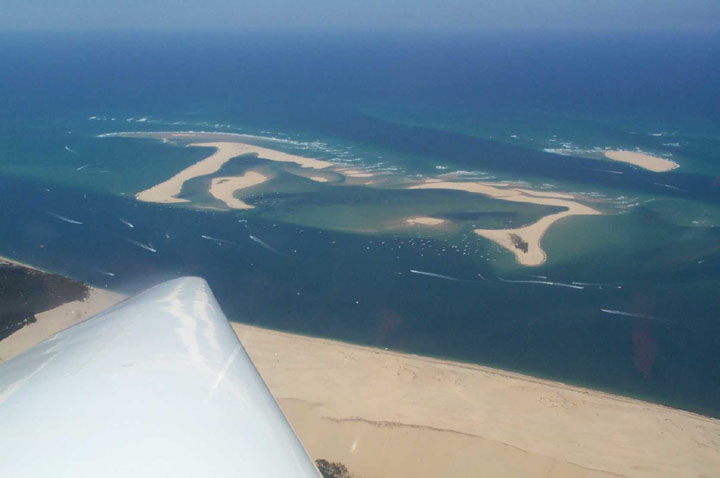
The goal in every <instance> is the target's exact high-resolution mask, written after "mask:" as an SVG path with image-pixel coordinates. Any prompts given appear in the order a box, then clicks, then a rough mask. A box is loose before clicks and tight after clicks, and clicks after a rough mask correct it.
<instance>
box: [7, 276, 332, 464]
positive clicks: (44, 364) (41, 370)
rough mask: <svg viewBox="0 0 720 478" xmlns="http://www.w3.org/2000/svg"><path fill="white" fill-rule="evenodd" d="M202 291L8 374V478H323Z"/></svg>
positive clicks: (163, 290) (166, 300) (198, 285)
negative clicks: (320, 477)
mask: <svg viewBox="0 0 720 478" xmlns="http://www.w3.org/2000/svg"><path fill="white" fill-rule="evenodd" d="M319 476H320V475H319V473H318V471H317V470H316V468H315V466H314V465H313V463H312V461H311V460H310V458H309V457H308V455H307V453H306V452H305V450H304V449H303V446H302V444H301V443H300V441H299V440H298V438H297V437H296V436H295V433H294V432H293V430H292V428H291V427H290V425H289V424H288V423H287V421H286V420H285V417H284V415H283V414H282V412H281V411H280V408H279V407H278V405H277V403H276V402H275V400H274V399H273V397H272V395H271V394H270V392H269V391H268V389H267V387H266V386H265V383H264V382H263V380H262V378H260V375H259V374H258V372H257V370H255V367H254V366H253V364H252V362H251V361H250V358H249V357H248V355H247V354H246V352H245V349H244V348H243V346H242V345H241V344H240V341H239V340H238V339H237V337H236V335H235V333H234V332H233V330H232V328H231V327H230V324H229V323H228V321H227V319H226V318H225V315H224V314H223V313H222V311H221V310H220V307H219V306H218V304H217V302H216V301H215V298H214V297H213V295H212V292H211V291H210V289H209V287H208V285H207V283H206V282H205V281H204V280H203V279H199V278H194V277H187V278H182V279H176V280H173V281H170V282H165V283H163V284H160V285H158V286H156V287H153V288H152V289H149V290H147V291H145V292H143V293H142V294H140V295H138V296H136V297H134V298H132V299H129V300H127V301H125V302H123V303H121V304H118V305H117V306H115V307H113V308H111V309H109V310H107V311H105V312H103V313H101V314H99V315H96V316H94V317H92V318H90V319H88V320H86V321H84V322H81V323H79V324H77V325H75V326H73V327H70V328H69V329H66V330H64V331H62V332H60V333H58V334H56V335H54V336H53V337H51V338H49V339H48V340H46V341H44V342H42V343H40V344H38V345H37V346H35V347H33V348H32V349H30V350H28V351H26V352H24V353H23V354H21V355H18V356H17V357H15V358H14V359H12V360H9V361H8V362H6V363H4V364H2V365H0V477H8V478H10V477H13V478H18V477H23V478H26V477H27V478H32V477H44V478H50V477H52V478H58V477H71V478H86V477H87V478H89V477H93V478H96V477H103V478H107V477H128V478H129V477H132V478H144V477H148V478H149V477H152V478H158V477H173V478H177V477H194V478H197V477H210V478H225V477H228V478H230V477H232V478H245V477H247V478H250V477H253V478H266V477H277V478H291V477H301V478H302V477H313V478H317V477H319Z"/></svg>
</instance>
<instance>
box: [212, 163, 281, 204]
mask: <svg viewBox="0 0 720 478" xmlns="http://www.w3.org/2000/svg"><path fill="white" fill-rule="evenodd" d="M267 179H268V178H267V176H265V175H263V174H260V173H258V172H257V171H248V172H247V173H245V174H243V175H242V176H227V177H221V178H213V179H212V181H211V182H210V194H211V195H212V196H213V197H214V198H216V199H219V200H220V201H222V202H224V203H225V204H226V205H227V206H228V207H229V208H232V209H253V208H254V207H255V206H253V205H251V204H248V203H246V202H245V201H243V200H241V199H238V198H236V197H235V195H234V193H235V191H238V190H240V189H245V188H249V187H251V186H255V185H257V184H262V183H264V182H265V181H267Z"/></svg>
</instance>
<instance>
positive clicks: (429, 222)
mask: <svg viewBox="0 0 720 478" xmlns="http://www.w3.org/2000/svg"><path fill="white" fill-rule="evenodd" d="M406 222H407V223H408V224H413V225H422V226H439V225H440V224H442V223H444V222H445V220H444V219H439V218H436V217H427V216H418V217H411V218H408V219H406Z"/></svg>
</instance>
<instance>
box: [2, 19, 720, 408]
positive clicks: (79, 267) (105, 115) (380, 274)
mask: <svg viewBox="0 0 720 478" xmlns="http://www.w3.org/2000/svg"><path fill="white" fill-rule="evenodd" d="M719 59H720V38H718V37H711V36H700V35H697V36H690V35H679V34H677V35H671V34H668V35H664V36H660V35H654V36H653V35H651V36H640V35H625V36H620V37H619V36H602V35H572V34H562V35H561V34H545V35H538V34H535V35H530V34H518V33H514V34H509V33H508V34H493V35H490V34H463V35H460V34H457V35H449V34H448V35H438V34H436V35H432V36H430V35H421V34H418V33H413V34H409V33H402V34H391V33H374V34H367V33H360V32H351V33H340V32H267V31H251V32H241V33H237V32H235V33H222V32H220V33H217V32H216V33H210V32H188V33H184V34H180V33H173V34H167V33H147V32H146V33H130V32H126V33H107V34H105V33H98V32H95V33H86V34H79V33H78V34H72V35H60V34H50V33H42V34H41V33H32V34H31V33H22V34H21V33H15V34H11V33H2V34H0V65H2V68H1V69H0V255H5V256H9V257H14V258H17V259H21V260H26V261H28V262H30V263H32V264H35V265H38V266H41V267H46V268H48V269H51V270H55V271H58V272H62V273H66V274H69V275H71V276H73V277H76V278H79V279H83V280H86V281H88V282H90V283H93V284H97V285H107V286H109V287H111V288H115V289H118V290H122V291H125V292H136V291H138V290H140V289H142V288H143V287H146V286H148V285H150V284H151V283H153V282H155V281H159V280H161V279H165V278H170V277H176V276H178V275H185V274H197V275H202V276H204V277H206V278H207V279H208V280H209V282H210V284H211V286H212V287H213V289H214V291H215V292H216V294H217V295H218V298H219V300H220V303H221V304H222V306H223V308H224V309H225V310H226V312H227V314H228V316H229V317H231V318H232V319H236V320H242V321H246V322H251V323H256V324H260V325H263V326H267V327H273V328H278V329H283V330H290V331H296V332H301V333H307V334H313V335H320V336H326V337H331V338H338V339H343V340H349V341H354V342H359V343H364V344H369V345H373V346H382V347H390V348H394V349H398V350H404V351H410V352H413V353H419V354H429V355H435V356H442V357H450V358H454V359H458V360H465V361H472V362H479V363H483V364H488V365H493V366H498V367H503V368H507V369H512V370H518V371H522V372H527V373H532V374H536V375H540V376H546V377H551V378H555V379H560V380H565V381H569V382H573V383H578V384H583V385H587V386H591V387H595V388H599V389H604V390H609V391H613V392H617V393H622V394H628V395H633V396H638V397H642V398H646V399H650V400H655V401H659V402H662V403H668V404H671V405H674V406H679V407H683V408H687V409H691V410H697V411H701V412H704V413H709V414H713V415H720V407H719V406H718V404H720V358H719V357H720V354H719V352H720V229H719V228H718V222H719V221H720V204H718V203H719V202H720V180H719V179H718V174H719V172H720V153H719V151H720V90H719V89H718V88H717V85H718V84H720V61H718V60H719ZM90 118H93V119H90ZM124 130H132V131H141V130H148V131H157V130H207V131H228V132H242V133H252V134H261V135H265V136H274V137H282V138H287V139H292V140H295V141H300V142H313V141H317V142H321V143H322V144H323V145H330V146H332V148H326V149H325V150H323V149H322V148H321V149H320V150H318V151H317V153H318V154H320V155H325V156H324V157H326V158H328V159H332V154H334V153H332V152H330V151H331V150H332V151H336V150H343V151H347V152H351V153H352V155H353V157H355V158H358V160H359V161H361V162H362V161H368V162H378V161H383V162H386V163H387V164H388V165H393V166H396V167H398V168H400V169H401V170H403V171H405V172H407V174H425V175H428V174H432V173H434V172H437V170H436V169H435V166H437V165H444V166H445V167H448V168H450V169H449V170H451V171H452V170H471V171H475V170H482V171H484V172H487V173H489V174H493V175H497V176H498V177H501V178H506V179H515V180H520V179H528V180H531V182H533V183H534V184H539V183H552V184H558V185H561V186H566V187H568V188H571V190H573V191H584V192H593V191H594V192H599V193H601V194H604V195H605V196H606V197H616V196H621V195H622V196H628V197H640V198H642V199H643V200H648V201H649V200H652V201H651V202H646V203H643V205H642V206H639V207H636V208H634V209H632V210H628V212H626V213H624V214H610V215H607V216H602V217H593V218H573V219H571V220H568V221H566V222H563V223H561V224H558V225H557V226H555V227H554V228H553V229H551V231H550V232H549V233H548V235H547V236H546V239H545V240H544V242H543V244H544V246H545V249H546V250H547V252H548V255H549V257H550V258H551V260H550V261H549V262H548V263H547V264H546V265H545V266H543V267H540V268H536V269H527V268H522V267H519V266H516V265H514V264H513V263H512V260H508V258H507V257H505V256H503V253H502V252H499V251H498V250H497V248H495V246H493V245H492V244H490V243H487V242H484V241H482V240H479V239H477V238H475V239H473V238H469V237H467V235H466V236H461V235H458V237H450V236H448V237H443V236H437V235H435V236H432V237H423V236H422V235H420V236H418V237H415V238H413V237H408V235H407V234H403V235H401V234H394V233H364V234H358V233H352V232H348V231H345V232H343V231H339V230H337V229H332V228H323V227H313V226H311V225H308V224H305V223H303V224H300V223H301V222H302V221H301V220H300V219H298V218H301V217H302V218H303V221H304V220H305V216H303V215H302V214H303V211H308V212H306V213H305V214H306V216H308V217H309V219H308V223H311V224H320V223H321V222H322V221H319V220H317V218H312V217H310V216H312V214H313V213H314V212H313V211H316V210H319V208H322V207H325V206H327V207H330V206H333V205H337V204H338V203H340V202H342V203H343V204H342V205H343V207H344V208H345V209H339V211H340V212H333V214H337V215H341V214H343V213H344V212H343V211H349V210H352V211H355V212H353V213H352V214H357V215H358V216H362V215H363V214H372V211H378V210H382V209H387V210H392V209H393V208H400V207H403V208H405V207H408V208H409V207H411V205H412V204H418V205H422V204H429V203H431V202H440V203H442V204H445V205H446V209H447V210H446V211H445V214H446V217H447V218H454V219H460V218H465V219H468V220H474V221H475V220H476V221H496V222H499V223H502V221H512V220H516V221H520V222H523V221H527V220H528V218H531V217H534V216H533V215H534V214H540V213H541V212H542V211H541V210H540V209H536V210H532V209H529V210H527V211H519V210H513V209H511V208H510V209H508V206H507V203H506V202H505V203H502V205H499V204H497V203H498V202H493V201H490V200H481V199H475V201H476V202H477V203H473V205H472V207H471V208H470V209H469V210H462V211H461V210H458V209H457V206H456V204H457V202H458V201H459V200H460V199H461V198H459V197H458V195H457V194H454V193H452V194H451V193H449V192H441V191H436V192H433V191H416V192H407V191H404V192H395V193H393V192H392V191H391V192H383V193H368V191H367V190H366V189H362V188H346V189H343V190H342V192H339V191H338V190H332V191H331V190H325V189H322V188H320V187H319V186H318V187H314V189H305V190H302V191H296V192H294V193H292V194H290V193H287V192H278V193H276V194H275V195H270V196H267V197H262V198H257V199H256V204H258V205H259V206H260V205H265V206H267V208H268V209H272V208H276V209H278V212H277V214H275V212H273V214H269V213H268V214H265V215H264V214H263V213H262V212H259V211H253V212H250V213H241V212H213V211H198V210H192V209H187V208H177V207H168V206H158V205H151V204H144V203H139V202H137V201H135V200H134V199H133V197H132V196H133V194H134V193H136V192H137V191H139V190H142V189H144V188H147V187H149V186H151V185H153V184H155V183H157V182H159V181H162V180H164V179H165V178H167V177H168V176H169V175H170V174H172V173H173V172H175V171H177V170H179V169H181V168H184V167H186V166H187V165H190V164H192V163H194V162H196V161H197V160H199V159H200V158H202V157H203V156H204V155H205V152H204V151H199V150H197V149H196V150H192V149H179V148H173V147H172V146H169V145H163V144H160V143H153V142H150V141H142V140H129V139H118V138H114V139H98V138H96V135H98V134H101V133H108V132H114V131H124ZM513 135H514V136H517V137H518V138H513ZM554 137H557V138H560V139H561V140H562V141H566V142H572V143H573V145H575V146H577V147H579V148H591V147H594V146H601V147H605V146H607V147H617V148H620V147H624V148H634V147H637V148H641V149H643V150H646V151H650V152H653V153H656V154H672V157H673V158H674V159H676V160H677V161H678V162H680V163H681V168H680V169H679V170H677V171H674V172H672V173H667V174H663V175H662V176H661V179H660V177H659V176H657V175H656V174H654V173H649V172H646V171H642V170H638V169H636V168H632V167H630V166H626V165H620V164H612V169H613V170H615V171H619V172H622V173H623V174H607V173H605V172H602V171H598V170H602V169H607V168H608V163H607V162H606V161H601V160H599V159H591V158H578V157H567V156H560V155H557V154H550V153H547V152H543V149H545V148H548V147H551V146H552V145H553V142H552V141H551V140H553V139H554ZM303 144H305V143H303ZM676 144H677V145H679V146H677V145H676ZM66 147H67V148H69V149H70V150H71V151H68V150H67V149H66ZM86 165H87V167H85V166H86ZM78 168H84V169H81V170H78ZM191 186H192V185H191ZM198 187H199V186H198ZM191 189H192V188H191ZM338 195H342V198H340V197H339V196H338ZM483 201H484V202H483ZM278 205H279V206H278ZM350 208H354V209H350ZM611 209H612V208H611ZM613 210H614V209H613ZM323 211H327V209H323ZM332 211H337V210H336V209H333V210H331V212H332ZM614 211H615V210H614ZM48 212H53V213H56V214H60V215H62V216H65V217H68V218H71V219H73V220H76V221H78V222H82V224H81V225H78V224H70V223H67V222H63V221H61V220H58V219H57V218H56V217H54V216H52V215H50V214H48ZM616 212H617V211H616ZM345 213H346V212H345ZM323 214H325V213H323ZM270 216H272V217H270ZM119 218H122V219H125V220H127V221H130V222H131V223H133V225H134V226H135V227H134V228H132V229H130V228H128V227H127V226H126V225H125V224H124V223H123V222H122V221H121V220H120V219H119ZM283 218H293V219H292V220H290V219H287V220H284V219H283ZM239 219H240V220H247V221H248V222H247V223H245V222H238V220H239ZM693 221H696V222H693ZM492 224H495V223H492ZM493 227H495V226H493ZM201 235H206V236H211V237H216V238H221V239H223V240H227V241H229V242H228V243H218V242H214V241H211V240H207V239H203V238H202V237H201ZM250 235H253V236H254V237H257V238H260V239H261V240H262V241H264V242H265V243H267V244H268V245H270V246H271V247H272V248H273V249H275V251H276V252H273V251H271V250H269V249H267V248H263V247H262V246H261V245H259V244H258V243H257V242H255V241H253V240H251V239H250V238H249V236H250ZM131 241H135V243H133V242H131ZM469 242H472V247H473V250H474V251H476V252H475V253H476V254H477V258H473V259H468V257H466V256H464V255H462V254H459V253H457V252H456V251H455V250H454V249H453V248H452V246H453V245H459V246H460V247H465V246H467V244H468V243H469ZM137 243H141V244H144V245H148V246H151V247H152V248H154V249H156V250H157V251H158V252H157V253H152V252H150V251H148V250H146V249H142V248H141V247H138V246H137ZM421 253H422V255H421ZM480 256H482V257H483V258H484V259H482V260H481V259H480ZM488 257H499V259H497V260H495V259H493V260H492V261H488V260H485V259H487V258H488ZM411 269H412V270H422V271H430V272H434V273H439V274H443V275H446V276H451V277H454V278H459V279H463V280H465V281H466V282H460V281H450V280H442V279H437V278H432V277H429V276H422V275H418V274H412V273H409V271H410V270H411ZM103 271H104V272H110V271H111V272H112V273H113V274H115V275H114V276H109V275H107V274H104V273H103ZM478 274H481V275H482V276H483V277H485V278H488V279H490V280H488V281H482V280H481V279H479V276H478ZM530 275H543V276H547V277H549V278H551V279H552V280H557V281H559V282H564V283H570V282H572V281H577V282H587V283H596V284H608V285H607V286H604V287H594V286H593V287H587V288H586V289H583V290H577V289H568V288H562V287H546V286H542V285H532V284H511V283H503V282H501V281H500V280H498V278H504V279H508V278H509V279H512V280H527V279H529V278H530V277H529V276H530ZM618 285H620V286H622V287H621V288H618V287H617V286H618ZM601 309H606V310H624V311H630V312H633V313H636V314H640V315H642V316H643V317H646V318H641V317H628V316H618V315H612V314H607V313H603V312H601Z"/></svg>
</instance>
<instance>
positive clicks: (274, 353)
mask: <svg viewBox="0 0 720 478" xmlns="http://www.w3.org/2000/svg"><path fill="white" fill-rule="evenodd" d="M233 326H234V328H235V330H236V331H237V333H238V336H239V337H240V338H241V340H242V342H243V343H244V345H245V347H246V348H247V350H248V352H249V354H250V356H251V357H252V359H253V361H254V362H255V364H256V366H257V368H258V370H259V371H260V373H261V374H262V375H263V377H264V378H265V380H266V381H267V383H268V386H269V387H270V390H271V391H272V392H273V394H274V395H275V397H276V398H277V399H278V401H279V403H280V405H281V407H282V408H283V411H284V412H285V413H286V414H287V416H288V418H289V420H290V422H291V423H292V425H293V427H294V428H295V429H296V431H297V433H298V435H299V436H300V438H301V439H302V441H303V443H304V444H305V446H306V447H307V449H308V450H309V452H310V453H311V455H312V456H313V457H324V458H326V459H329V460H333V461H340V462H343V463H345V464H346V465H347V466H348V469H349V470H350V471H351V473H356V474H357V476H363V477H405V476H407V477H418V478H422V477H433V478H435V477H438V476H445V477H477V476H513V477H534V476H537V477H570V476H573V477H574V476H578V477H580V476H582V477H601V476H607V477H609V476H628V477H659V476H666V477H680V476H713V475H714V474H715V473H716V472H717V470H720V421H718V420H714V419H710V418H706V417H702V416H699V415H695V414H691V413H686V412H682V411H678V410H674V409H671V408H667V407H662V406H658V405H653V404H649V403H645V402H641V401H636V400H632V399H627V398H623V397H618V396H613V395H609V394H605V393H601V392H595V391H592V390H587V389H582V388H576V387H571V386H567V385H564V384H561V383H558V382H551V381H545V380H539V379H535V378H532V377H528V376H523V375H520V374H514V373H509V372H503V371H500V370H496V369H491V368H486V367H481V366H475V365H469V364H461V363H456V362H449V361H443V360H436V359H430V358H424V357H418V356H413V355H406V354H400V353H393V352H388V351H382V350H377V349H372V348H367V347H359V346H354V345H349V344H344V343H340V342H335V341H330V340H324V339H316V338H308V337H302V336H297V335H290V334H284V333H280V332H275V331H270V330H265V329H259V328H256V327H250V326H246V325H240V324H233Z"/></svg>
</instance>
